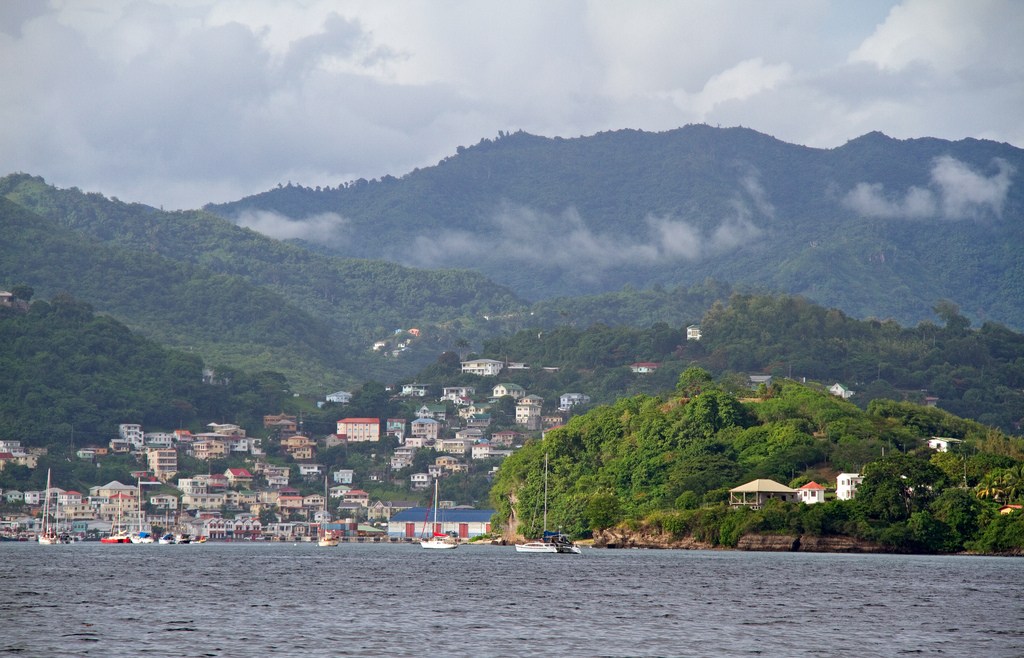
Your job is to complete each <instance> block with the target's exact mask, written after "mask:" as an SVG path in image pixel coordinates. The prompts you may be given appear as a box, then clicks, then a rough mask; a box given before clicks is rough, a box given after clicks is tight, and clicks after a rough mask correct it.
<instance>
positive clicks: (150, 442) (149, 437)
mask: <svg viewBox="0 0 1024 658" xmlns="http://www.w3.org/2000/svg"><path fill="white" fill-rule="evenodd" d="M143 436H144V438H145V441H146V445H147V446H148V447H150V448H170V447H171V446H173V445H174V438H175V436H174V433H173V432H146V433H145V434H144V435H143Z"/></svg>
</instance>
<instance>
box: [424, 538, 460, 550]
mask: <svg viewBox="0 0 1024 658" xmlns="http://www.w3.org/2000/svg"><path fill="white" fill-rule="evenodd" d="M420 546H422V547H423V548H438V549H451V548H458V547H459V544H458V542H453V541H446V540H444V539H440V540H434V539H425V540H423V541H421V542H420Z"/></svg>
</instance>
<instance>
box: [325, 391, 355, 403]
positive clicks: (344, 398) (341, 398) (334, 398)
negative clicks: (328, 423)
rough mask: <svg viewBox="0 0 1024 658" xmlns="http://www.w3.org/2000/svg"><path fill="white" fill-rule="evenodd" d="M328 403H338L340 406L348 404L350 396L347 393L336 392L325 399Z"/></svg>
mask: <svg viewBox="0 0 1024 658" xmlns="http://www.w3.org/2000/svg"><path fill="white" fill-rule="evenodd" d="M324 399H325V400H327V401H328V402H340V403H341V404H348V403H349V401H350V400H352V394H351V393H349V392H348V391H336V392H334V393H331V394H330V395H328V396H327V397H326V398H324Z"/></svg>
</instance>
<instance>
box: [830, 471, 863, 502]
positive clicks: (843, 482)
mask: <svg viewBox="0 0 1024 658" xmlns="http://www.w3.org/2000/svg"><path fill="white" fill-rule="evenodd" d="M863 481H864V476H863V475H861V474H860V473H840V474H839V475H838V476H837V477H836V498H837V499H839V500H853V497H854V496H856V495H857V487H858V486H859V485H860V483H861V482H863Z"/></svg>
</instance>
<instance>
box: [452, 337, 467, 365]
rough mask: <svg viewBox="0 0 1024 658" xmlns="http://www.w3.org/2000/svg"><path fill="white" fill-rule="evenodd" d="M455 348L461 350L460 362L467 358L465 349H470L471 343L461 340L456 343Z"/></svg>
mask: <svg viewBox="0 0 1024 658" xmlns="http://www.w3.org/2000/svg"><path fill="white" fill-rule="evenodd" d="M455 347H457V348H459V360H460V361H461V360H463V359H465V358H466V353H465V351H464V350H465V349H466V348H467V347H469V341H468V340H466V339H465V338H459V339H457V340H456V341H455Z"/></svg>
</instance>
